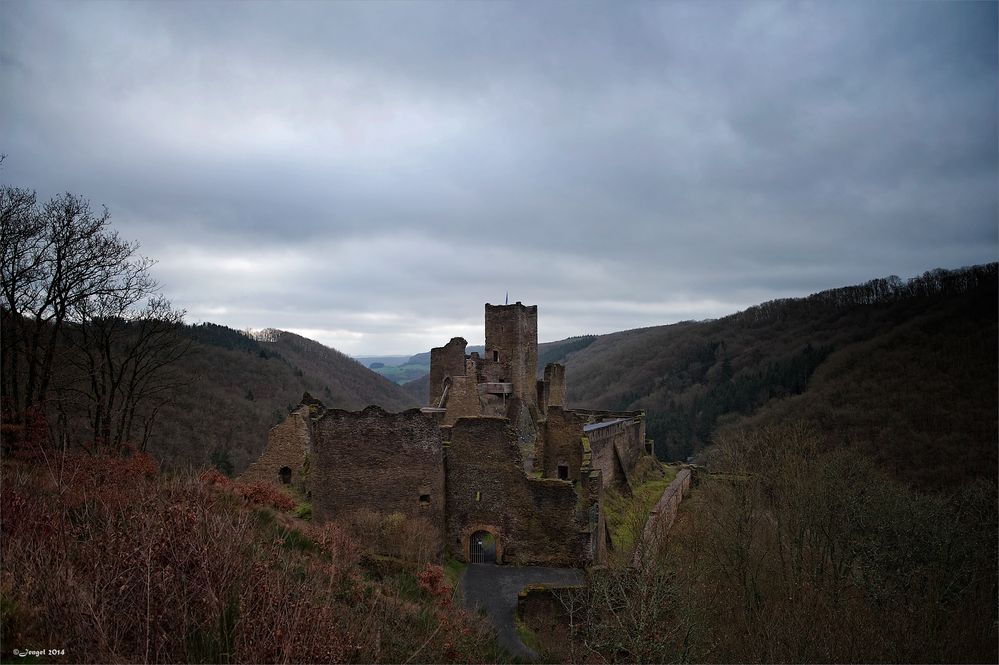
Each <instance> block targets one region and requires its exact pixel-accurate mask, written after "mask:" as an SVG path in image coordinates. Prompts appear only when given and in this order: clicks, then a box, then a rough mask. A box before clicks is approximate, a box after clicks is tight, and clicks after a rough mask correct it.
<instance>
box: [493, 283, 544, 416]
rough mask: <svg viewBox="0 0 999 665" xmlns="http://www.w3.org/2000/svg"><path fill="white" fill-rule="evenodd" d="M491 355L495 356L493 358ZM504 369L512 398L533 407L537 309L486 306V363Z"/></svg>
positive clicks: (534, 403) (535, 389)
mask: <svg viewBox="0 0 999 665" xmlns="http://www.w3.org/2000/svg"><path fill="white" fill-rule="evenodd" d="M494 354H495V355H494ZM497 357H498V361H499V362H500V363H501V364H502V365H504V370H505V371H506V373H507V374H508V376H505V377H503V378H506V379H507V380H508V381H509V382H510V383H512V384H513V391H514V394H515V395H516V396H517V397H519V398H520V399H521V400H523V401H524V402H525V403H527V404H531V405H535V406H536V405H537V387H536V386H535V380H536V376H537V366H538V307H537V305H531V306H525V305H522V304H521V303H519V302H518V303H516V304H514V305H490V304H488V303H487V304H486V360H494V359H496V358H497Z"/></svg>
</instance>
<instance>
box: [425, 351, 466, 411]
mask: <svg viewBox="0 0 999 665" xmlns="http://www.w3.org/2000/svg"><path fill="white" fill-rule="evenodd" d="M467 345H468V342H466V341H465V340H464V339H462V338H461V337H453V338H452V339H451V341H450V342H448V343H447V344H445V345H444V346H439V347H436V348H433V349H430V399H429V401H428V402H427V406H437V404H438V403H439V402H440V399H441V393H442V392H443V390H444V377H447V376H461V375H464V374H465V347H466V346H467Z"/></svg>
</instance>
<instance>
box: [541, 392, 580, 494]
mask: <svg viewBox="0 0 999 665" xmlns="http://www.w3.org/2000/svg"><path fill="white" fill-rule="evenodd" d="M584 422H585V421H584V420H583V419H582V418H580V417H579V416H577V415H576V414H575V413H573V412H572V411H565V410H564V409H562V408H561V407H559V406H552V407H549V409H548V417H547V419H546V420H545V424H544V430H543V436H544V445H543V448H542V449H543V459H542V460H541V464H540V466H541V470H542V472H543V474H544V476H545V478H558V465H559V464H567V465H568V466H569V480H573V481H578V480H579V473H580V468H581V467H582V465H583V443H582V433H583V423H584Z"/></svg>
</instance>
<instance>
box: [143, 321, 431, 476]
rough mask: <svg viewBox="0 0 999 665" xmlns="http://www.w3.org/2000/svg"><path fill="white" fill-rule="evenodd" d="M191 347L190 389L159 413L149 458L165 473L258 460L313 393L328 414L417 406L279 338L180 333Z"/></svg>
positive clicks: (211, 328)
mask: <svg viewBox="0 0 999 665" xmlns="http://www.w3.org/2000/svg"><path fill="white" fill-rule="evenodd" d="M184 334H186V335H188V336H189V337H190V338H191V340H192V347H191V351H190V353H189V354H188V355H187V356H186V357H185V358H184V359H183V360H182V361H181V366H180V368H179V369H180V371H181V373H182V374H183V375H185V377H186V380H187V386H186V388H185V389H184V390H182V391H180V394H179V395H178V396H177V398H176V399H175V401H174V402H173V403H172V404H170V405H168V406H166V407H164V408H163V409H162V411H161V412H160V414H159V417H158V419H157V426H156V428H155V430H154V434H153V436H152V439H151V440H150V444H149V447H150V451H151V452H152V453H153V454H154V455H156V456H157V457H158V458H159V459H161V460H163V461H164V462H166V463H167V464H169V465H175V466H176V465H181V466H183V465H195V466H197V465H200V464H204V463H210V462H212V461H215V462H217V463H220V464H221V465H222V466H225V465H226V464H231V465H232V467H233V469H234V470H235V472H237V473H238V472H239V471H241V470H242V469H244V468H246V466H248V465H249V464H250V462H252V461H254V460H256V458H257V457H258V456H259V454H260V452H261V451H262V450H263V449H264V445H265V444H266V442H267V431H268V429H270V427H271V426H273V425H275V424H277V423H278V422H280V421H281V420H282V419H284V417H285V416H286V415H287V413H288V410H289V409H290V408H291V407H293V406H295V405H297V404H298V402H299V400H300V399H301V397H302V393H303V392H306V391H308V392H310V393H312V394H313V395H314V396H315V397H318V398H319V399H321V400H322V401H323V402H324V403H325V404H326V405H327V406H331V407H338V408H344V409H361V408H364V407H365V406H367V405H368V404H378V405H380V406H382V407H384V408H386V409H388V410H393V411H398V410H402V409H406V408H411V407H414V406H419V405H420V404H419V403H418V402H417V401H416V400H414V399H413V398H412V397H410V396H409V394H407V393H406V392H405V391H403V390H402V389H401V388H400V387H399V386H396V385H395V384H393V383H392V382H391V381H389V380H387V379H385V378H383V377H381V376H379V375H377V374H376V373H374V372H372V371H371V370H369V369H367V368H365V367H364V366H363V365H361V364H360V363H358V362H357V361H355V360H353V359H352V358H350V357H349V356H347V355H345V354H343V353H340V352H339V351H336V350H334V349H331V348H329V347H326V346H323V345H322V344H320V343H318V342H314V341H312V340H310V339H306V338H304V337H300V336H299V335H295V334H292V333H289V332H284V331H281V330H266V331H263V332H262V333H260V334H259V335H256V336H254V337H252V338H251V337H248V336H247V335H245V334H244V333H241V332H238V331H236V330H232V329H231V328H227V327H225V326H220V325H216V324H212V323H204V324H200V325H195V326H185V327H184Z"/></svg>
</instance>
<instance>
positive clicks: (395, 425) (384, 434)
mask: <svg viewBox="0 0 999 665" xmlns="http://www.w3.org/2000/svg"><path fill="white" fill-rule="evenodd" d="M314 438H315V444H314V447H313V454H312V456H313V458H314V459H313V463H312V470H311V472H310V481H311V486H312V504H313V513H314V515H315V516H316V519H318V520H328V519H333V518H336V517H337V516H342V515H344V514H346V513H349V512H352V511H355V510H359V509H367V510H372V511H375V512H378V513H381V514H383V515H389V514H392V513H401V514H402V515H403V516H404V517H405V518H407V519H416V520H423V521H425V522H426V524H427V525H428V528H429V529H430V536H431V537H432V538H433V539H435V540H436V542H437V544H438V549H439V550H442V549H443V546H444V538H443V534H444V507H445V503H446V498H445V495H444V448H443V445H442V442H441V432H440V429H439V428H438V426H437V424H436V423H435V422H434V421H433V419H432V418H430V417H428V416H425V415H424V414H422V413H420V411H419V410H417V409H411V410H409V411H404V412H402V413H387V412H385V411H384V410H382V409H381V408H379V407H377V406H369V407H368V408H366V409H364V411H361V412H359V413H356V412H355V413H352V412H349V411H341V410H339V409H334V410H330V411H327V412H326V413H325V414H324V415H323V416H322V417H321V418H320V419H319V420H318V421H317V422H316V425H315V436H314Z"/></svg>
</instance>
